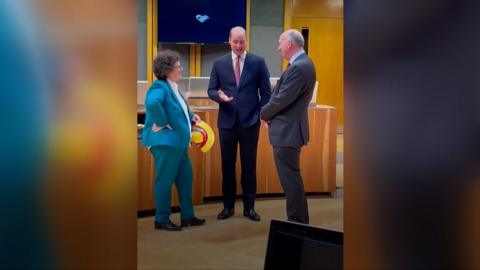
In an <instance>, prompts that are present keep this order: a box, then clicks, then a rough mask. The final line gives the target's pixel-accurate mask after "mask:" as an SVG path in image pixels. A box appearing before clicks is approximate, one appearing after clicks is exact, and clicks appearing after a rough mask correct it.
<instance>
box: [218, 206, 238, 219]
mask: <svg viewBox="0 0 480 270" xmlns="http://www.w3.org/2000/svg"><path fill="white" fill-rule="evenodd" d="M233 214H235V211H234V210H233V209H228V208H223V210H222V212H220V213H219V214H218V216H217V218H218V219H226V218H229V217H231V216H233Z"/></svg>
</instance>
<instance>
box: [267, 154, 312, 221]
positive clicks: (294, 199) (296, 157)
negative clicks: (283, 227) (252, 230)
mask: <svg viewBox="0 0 480 270" xmlns="http://www.w3.org/2000/svg"><path fill="white" fill-rule="evenodd" d="M300 150H301V148H300V147H298V148H296V147H278V146H274V147H273V156H274V158H275V166H276V167H277V173H278V177H279V178H280V183H281V184H282V188H283V192H284V193H285V197H286V198H287V217H288V220H289V221H295V222H300V223H305V224H308V222H309V218H308V205H307V198H306V196H305V189H304V187H303V180H302V176H301V175H300Z"/></svg>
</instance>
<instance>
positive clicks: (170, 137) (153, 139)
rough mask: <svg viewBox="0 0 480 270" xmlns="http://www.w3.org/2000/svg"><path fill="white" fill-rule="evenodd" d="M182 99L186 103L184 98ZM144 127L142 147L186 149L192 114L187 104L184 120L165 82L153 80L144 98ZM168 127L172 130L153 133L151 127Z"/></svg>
mask: <svg viewBox="0 0 480 270" xmlns="http://www.w3.org/2000/svg"><path fill="white" fill-rule="evenodd" d="M182 99H183V100H184V101H185V104H186V103H187V101H186V100H185V98H183V96H182ZM145 109H146V112H145V114H146V115H145V127H144V128H143V132H142V143H143V145H144V146H158V145H165V146H171V147H175V148H184V149H186V148H188V145H189V143H190V125H191V122H192V118H193V114H192V112H191V111H190V108H189V107H188V104H187V109H188V115H189V121H188V122H187V121H186V119H185V114H184V112H183V109H182V106H181V105H180V102H179V101H178V99H177V97H176V95H175V93H174V92H173V89H172V88H171V87H170V84H169V83H168V82H167V81H163V80H155V81H154V82H153V83H152V85H151V86H150V88H149V89H148V91H147V94H146V96H145ZM153 124H156V125H157V126H158V127H163V126H166V125H170V126H171V127H172V129H168V128H163V129H161V130H160V131H157V132H153V131H152V126H153Z"/></svg>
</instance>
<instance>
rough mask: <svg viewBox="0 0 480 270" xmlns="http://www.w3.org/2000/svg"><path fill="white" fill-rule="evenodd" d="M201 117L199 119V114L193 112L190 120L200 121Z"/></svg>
mask: <svg viewBox="0 0 480 270" xmlns="http://www.w3.org/2000/svg"><path fill="white" fill-rule="evenodd" d="M200 120H202V119H200V116H199V115H198V114H194V115H193V117H192V121H193V122H195V123H197V122H198V121H200Z"/></svg>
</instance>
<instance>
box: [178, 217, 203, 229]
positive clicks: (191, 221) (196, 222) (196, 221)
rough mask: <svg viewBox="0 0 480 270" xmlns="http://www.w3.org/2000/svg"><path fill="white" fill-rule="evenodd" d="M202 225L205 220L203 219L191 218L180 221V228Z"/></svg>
mask: <svg viewBox="0 0 480 270" xmlns="http://www.w3.org/2000/svg"><path fill="white" fill-rule="evenodd" d="M203 224H205V219H204V218H196V217H193V218H191V219H186V220H182V227H188V226H200V225H203Z"/></svg>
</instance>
